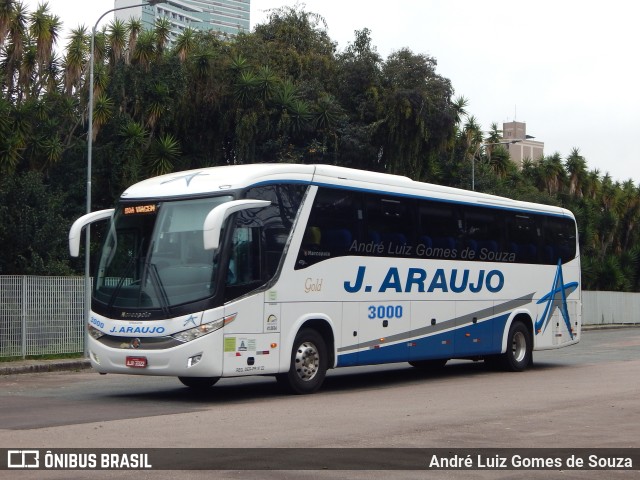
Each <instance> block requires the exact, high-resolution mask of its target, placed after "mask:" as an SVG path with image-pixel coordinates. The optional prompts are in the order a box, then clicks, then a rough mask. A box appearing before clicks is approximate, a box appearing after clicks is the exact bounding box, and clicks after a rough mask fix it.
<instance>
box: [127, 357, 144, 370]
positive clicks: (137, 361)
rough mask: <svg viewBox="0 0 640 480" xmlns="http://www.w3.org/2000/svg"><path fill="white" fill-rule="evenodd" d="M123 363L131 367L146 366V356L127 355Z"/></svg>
mask: <svg viewBox="0 0 640 480" xmlns="http://www.w3.org/2000/svg"><path fill="white" fill-rule="evenodd" d="M125 365H126V366H127V367H131V368H145V367H146V366H147V357H127V361H126V363H125Z"/></svg>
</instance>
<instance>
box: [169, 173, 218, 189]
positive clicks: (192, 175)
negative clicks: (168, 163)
mask: <svg viewBox="0 0 640 480" xmlns="http://www.w3.org/2000/svg"><path fill="white" fill-rule="evenodd" d="M200 175H204V176H207V175H209V174H208V173H202V172H196V173H188V174H186V175H180V176H178V177H173V178H172V179H171V180H167V181H166V182H162V183H161V185H164V184H165V183H171V182H175V181H177V180H182V179H184V181H185V182H187V187H188V186H189V184H190V183H191V180H193V179H194V178H196V177H198V176H200Z"/></svg>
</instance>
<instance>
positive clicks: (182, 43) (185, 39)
mask: <svg viewBox="0 0 640 480" xmlns="http://www.w3.org/2000/svg"><path fill="white" fill-rule="evenodd" d="M195 45H196V31H195V30H194V29H193V28H189V27H188V28H185V29H184V30H183V31H182V32H181V33H180V35H178V38H176V43H175V45H174V47H173V48H174V51H175V53H176V55H178V58H179V59H180V62H182V63H184V61H185V60H186V59H187V57H188V56H189V55H190V54H191V52H192V51H193V49H194V48H195Z"/></svg>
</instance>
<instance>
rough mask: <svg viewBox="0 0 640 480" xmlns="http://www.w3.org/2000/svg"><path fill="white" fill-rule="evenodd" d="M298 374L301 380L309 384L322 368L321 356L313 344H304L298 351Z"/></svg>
mask: <svg viewBox="0 0 640 480" xmlns="http://www.w3.org/2000/svg"><path fill="white" fill-rule="evenodd" d="M295 362H296V373H297V374H298V377H299V378H300V380H302V381H304V382H308V381H310V380H313V378H314V377H315V376H316V374H317V373H318V367H319V366H320V354H319V353H318V349H317V348H316V346H315V345H314V344H313V343H311V342H304V343H302V344H301V345H300V346H299V347H298V350H297V351H296V359H295Z"/></svg>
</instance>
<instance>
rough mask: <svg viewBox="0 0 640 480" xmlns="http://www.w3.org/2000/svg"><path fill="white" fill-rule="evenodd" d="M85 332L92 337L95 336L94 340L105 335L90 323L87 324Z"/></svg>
mask: <svg viewBox="0 0 640 480" xmlns="http://www.w3.org/2000/svg"><path fill="white" fill-rule="evenodd" d="M87 333H88V334H89V335H91V336H92V337H93V338H95V339H96V340H98V339H99V338H100V337H102V336H104V335H105V333H104V332H102V331H100V330H98V329H97V328H96V327H94V326H92V325H87Z"/></svg>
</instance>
